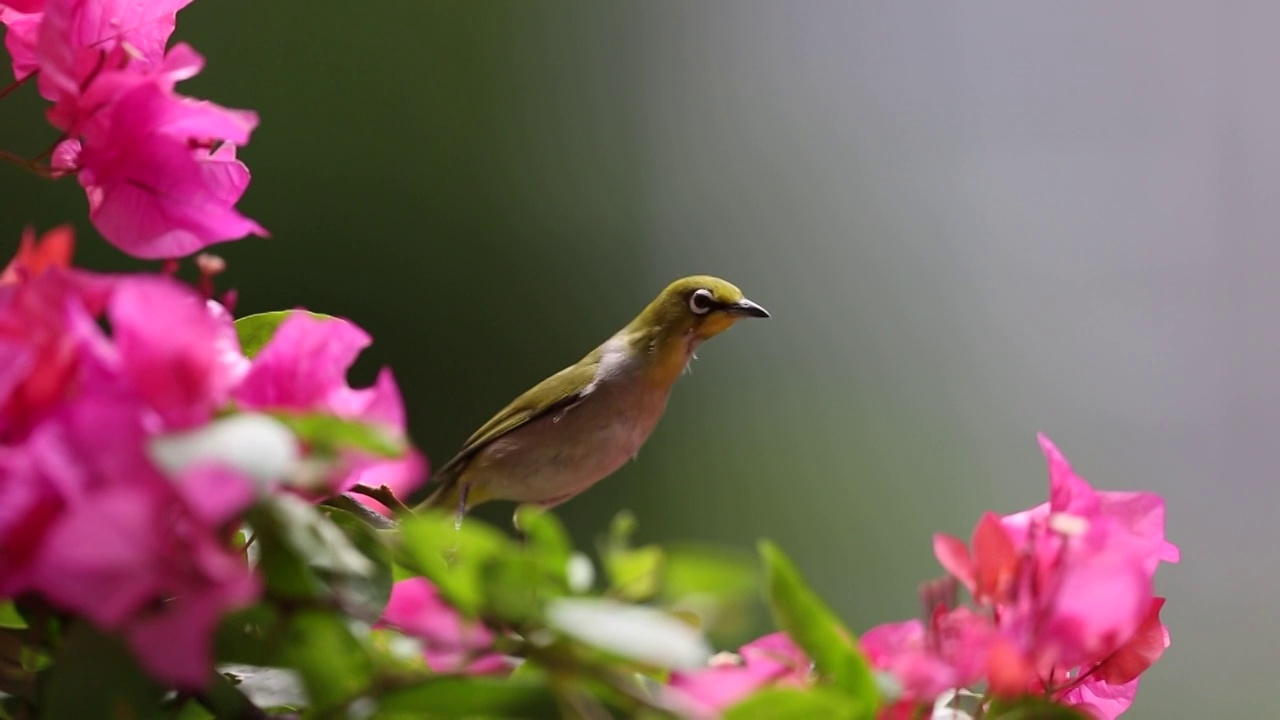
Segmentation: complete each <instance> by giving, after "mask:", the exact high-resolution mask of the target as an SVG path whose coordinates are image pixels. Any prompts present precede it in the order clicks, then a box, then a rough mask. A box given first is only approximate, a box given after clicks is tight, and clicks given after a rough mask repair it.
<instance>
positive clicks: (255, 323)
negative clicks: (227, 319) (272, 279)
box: [235, 310, 337, 358]
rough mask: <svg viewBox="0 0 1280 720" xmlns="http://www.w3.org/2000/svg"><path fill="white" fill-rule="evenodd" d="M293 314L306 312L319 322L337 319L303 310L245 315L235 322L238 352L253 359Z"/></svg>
mask: <svg viewBox="0 0 1280 720" xmlns="http://www.w3.org/2000/svg"><path fill="white" fill-rule="evenodd" d="M295 312H306V313H307V314H308V315H310V316H311V317H314V318H317V319H320V320H336V319H337V318H335V317H333V316H332V315H323V314H321V313H313V312H308V311H305V310H277V311H275V312H265V313H258V314H256V315H246V316H244V317H242V318H240V319H239V320H236V322H235V326H236V335H237V336H239V338H240V352H242V353H244V355H245V357H247V358H253V357H254V356H255V355H257V354H258V353H259V352H261V350H262V348H263V347H265V346H266V344H267V343H269V342H271V338H272V337H274V336H275V334H276V329H277V328H279V327H280V323H282V322H284V320H285V318H287V317H289V316H290V315H292V314H293V313H295Z"/></svg>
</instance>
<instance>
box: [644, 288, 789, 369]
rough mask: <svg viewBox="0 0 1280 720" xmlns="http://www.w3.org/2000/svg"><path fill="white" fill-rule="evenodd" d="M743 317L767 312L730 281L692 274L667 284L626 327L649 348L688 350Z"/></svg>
mask: <svg viewBox="0 0 1280 720" xmlns="http://www.w3.org/2000/svg"><path fill="white" fill-rule="evenodd" d="M744 317H756V318H766V317H769V313H768V311H766V310H765V309H764V308H762V307H760V306H759V305H757V304H756V303H754V302H752V301H750V300H748V299H747V298H746V296H744V295H743V294H742V291H741V290H739V289H738V288H737V286H736V285H734V284H732V283H730V282H727V281H725V280H721V279H720V278H717V277H712V276H710V275H692V276H690V277H686V278H681V279H679V280H676V281H675V282H673V283H671V284H670V285H668V286H667V287H666V288H665V289H664V290H663V291H662V292H661V293H659V294H658V297H656V298H654V300H653V302H651V303H649V305H648V307H646V308H645V309H644V311H643V312H641V313H640V314H639V315H638V316H636V319H635V320H633V321H631V326H630V329H631V330H632V331H633V332H635V333H636V334H637V335H638V336H641V337H644V338H646V340H647V342H648V344H649V345H650V350H651V351H654V352H660V351H662V350H665V351H670V352H675V351H680V350H683V351H685V352H686V353H688V352H692V351H693V349H694V348H695V347H697V346H698V344H699V343H701V342H702V341H703V340H706V339H707V338H710V337H714V336H716V335H719V334H720V333H722V332H724V331H725V330H728V329H729V327H730V326H732V325H733V324H734V323H735V322H737V321H738V320H739V319H740V318H744Z"/></svg>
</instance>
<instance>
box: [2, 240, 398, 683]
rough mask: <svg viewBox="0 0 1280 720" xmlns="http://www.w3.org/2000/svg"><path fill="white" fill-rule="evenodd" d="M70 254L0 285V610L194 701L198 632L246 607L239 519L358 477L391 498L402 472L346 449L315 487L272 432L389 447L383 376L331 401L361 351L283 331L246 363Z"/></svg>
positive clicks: (393, 415) (153, 298)
mask: <svg viewBox="0 0 1280 720" xmlns="http://www.w3.org/2000/svg"><path fill="white" fill-rule="evenodd" d="M71 242H72V241H71V235H70V231H69V230H67V229H59V230H56V231H53V232H50V233H49V234H48V235H46V236H45V238H44V239H43V241H42V242H36V241H35V240H34V238H33V237H31V236H30V234H28V236H27V237H25V238H24V239H23V243H22V248H21V250H20V251H19V253H18V256H17V257H16V258H15V259H14V261H13V262H12V263H11V264H10V265H9V266H8V267H7V268H5V270H4V271H3V274H0V557H3V558H4V562H3V563H0V597H16V596H20V595H22V594H25V593H34V594H36V595H39V596H41V597H43V598H44V599H45V600H47V601H49V602H51V603H52V604H54V605H55V606H57V607H58V608H61V609H63V610H65V611H69V612H72V613H75V614H76V615H79V616H81V617H84V618H87V619H88V620H90V621H91V622H93V623H94V624H95V625H97V626H98V627H100V628H103V629H105V630H108V631H112V632H118V633H120V634H121V635H122V636H123V637H124V638H125V639H126V641H127V642H128V644H129V646H130V647H131V648H132V650H133V651H134V653H135V654H136V655H137V657H138V658H139V660H140V662H141V663H142V665H143V666H144V667H145V668H146V669H147V670H148V671H149V672H150V673H152V674H153V675H154V676H155V677H158V678H161V679H164V680H166V681H169V682H171V683H174V684H176V685H179V686H184V687H192V686H199V685H202V684H203V683H204V682H205V681H206V680H207V679H208V677H209V673H210V667H211V664H212V651H211V647H210V643H211V633H212V630H213V628H214V624H215V623H216V622H217V620H218V618H219V617H220V616H221V615H223V614H224V613H225V612H227V611H228V610H230V609H232V608H236V607H240V606H243V605H245V604H247V603H249V602H251V601H252V600H254V598H255V597H257V595H258V593H259V580H258V579H257V578H256V577H255V575H254V574H253V572H252V571H251V570H250V568H249V566H248V564H247V562H246V560H245V558H244V557H243V555H242V554H241V553H239V552H238V551H236V550H235V549H234V548H233V546H232V543H231V538H232V535H233V534H234V533H235V531H236V529H237V527H238V522H239V517H240V515H241V513H242V512H243V511H244V510H245V509H246V508H247V507H249V506H250V505H252V504H253V503H254V502H255V501H256V500H257V499H258V498H260V497H262V496H264V494H267V493H270V492H275V491H290V492H304V493H307V492H310V493H311V494H312V495H313V496H322V495H328V494H331V493H332V492H333V491H335V490H342V489H345V488H346V487H348V486H350V485H352V484H354V483H355V482H358V481H361V480H362V479H363V478H364V477H365V476H366V475H374V476H377V477H378V480H377V482H379V483H381V482H383V481H385V480H389V479H395V480H397V482H395V483H394V484H397V485H399V486H400V487H402V488H409V487H412V485H413V483H414V482H417V481H420V480H421V475H422V470H423V464H422V460H421V458H420V456H418V455H416V454H414V453H409V454H408V455H407V456H406V457H405V458H403V459H386V458H382V457H380V456H377V455H375V454H371V453H367V452H361V451H359V450H347V451H344V452H341V453H338V454H337V455H338V456H337V457H335V458H326V459H325V462H324V465H323V468H324V471H323V472H322V473H321V474H320V482H321V483H322V485H321V487H319V488H316V487H315V486H314V483H315V475H316V472H315V467H316V466H317V465H318V464H319V462H320V461H319V460H318V459H317V458H316V457H312V456H310V455H309V452H310V450H311V448H308V447H307V446H306V443H304V442H301V441H300V439H299V437H297V436H295V435H294V434H292V433H291V432H290V431H289V429H288V426H287V425H286V424H285V422H284V421H282V420H278V419H276V418H284V419H288V418H290V417H299V416H304V415H306V414H318V415H319V416H323V417H336V418H340V419H345V420H351V421H359V422H360V423H366V424H369V425H371V426H376V427H380V428H385V430H386V431H387V433H389V434H394V435H399V436H402V435H403V432H404V410H403V407H402V404H401V400H400V395H399V392H398V390H397V388H396V385H395V382H394V380H393V379H392V377H391V375H390V374H389V373H388V372H386V371H384V372H383V373H382V374H381V375H379V377H378V381H377V383H376V384H375V385H374V386H373V387H372V388H368V389H360V390H358V389H353V388H351V387H349V386H348V385H347V382H346V379H345V375H346V371H347V368H348V366H349V365H350V364H351V363H352V361H353V360H354V359H355V356H356V354H357V353H359V351H360V349H361V348H363V347H364V346H365V345H367V344H368V342H369V338H368V336H366V335H365V334H364V333H363V331H361V330H360V329H359V328H356V327H355V326H354V325H352V324H350V323H348V322H346V321H343V320H338V319H319V318H316V317H313V316H311V315H308V314H306V313H294V314H291V315H289V316H288V318H287V319H286V320H284V322H283V323H281V325H280V328H279V330H278V332H277V333H276V334H275V335H274V337H273V338H272V339H271V341H270V342H269V343H268V344H267V345H266V346H265V347H263V348H262V349H261V350H260V352H258V353H257V354H256V355H255V357H254V358H253V359H252V360H251V359H249V358H247V357H246V356H245V355H244V354H242V352H241V347H240V342H239V340H238V336H237V332H236V329H235V327H234V326H233V323H232V319H231V316H230V314H229V313H228V312H227V310H226V309H225V308H224V307H223V306H222V305H220V304H218V303H217V302H214V301H213V300H211V299H209V298H207V297H204V296H202V295H201V294H200V293H198V292H197V291H196V290H194V289H193V288H191V287H189V286H187V285H185V284H182V283H180V282H178V281H177V280H175V279H172V278H170V277H165V276H154V275H123V276H106V275H97V274H91V273H87V272H84V271H80V270H76V269H74V268H70V267H67V261H68V259H69V257H70V249H71ZM102 321H105V323H106V324H107V325H109V328H110V331H109V333H108V332H107V331H105V330H104V329H103V327H102V325H101V324H100V323H101V322H102ZM304 481H306V482H311V483H312V485H311V486H309V487H308V486H302V487H299V485H298V484H299V483H302V482H304Z"/></svg>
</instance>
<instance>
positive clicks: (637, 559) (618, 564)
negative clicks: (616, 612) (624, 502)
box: [598, 510, 666, 602]
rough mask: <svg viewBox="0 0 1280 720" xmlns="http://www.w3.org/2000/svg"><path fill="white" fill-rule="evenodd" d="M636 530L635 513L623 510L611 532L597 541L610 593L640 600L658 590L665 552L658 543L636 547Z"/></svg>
mask: <svg viewBox="0 0 1280 720" xmlns="http://www.w3.org/2000/svg"><path fill="white" fill-rule="evenodd" d="M635 530H636V518H635V516H634V515H632V514H631V513H630V512H629V511H627V510H623V511H622V512H619V513H618V514H617V515H616V516H614V518H613V522H611V523H610V524H609V534H608V536H607V537H606V538H605V539H603V540H601V541H600V542H599V543H598V547H599V549H600V560H601V563H602V564H603V565H604V571H605V573H606V575H607V576H608V577H609V595H611V596H612V597H617V598H621V599H623V600H630V601H632V602H640V601H643V600H648V599H649V598H652V597H653V596H654V595H656V594H657V593H658V590H659V588H660V586H661V584H662V571H663V569H664V563H665V560H666V556H665V553H664V552H663V550H662V548H660V547H658V546H657V545H646V546H644V547H639V548H633V547H632V546H631V536H632V535H633V534H634V533H635Z"/></svg>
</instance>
